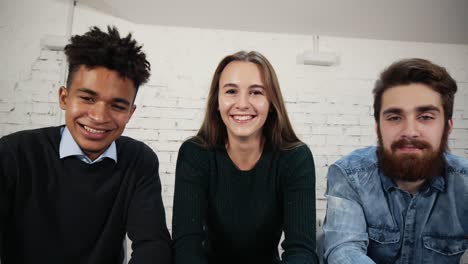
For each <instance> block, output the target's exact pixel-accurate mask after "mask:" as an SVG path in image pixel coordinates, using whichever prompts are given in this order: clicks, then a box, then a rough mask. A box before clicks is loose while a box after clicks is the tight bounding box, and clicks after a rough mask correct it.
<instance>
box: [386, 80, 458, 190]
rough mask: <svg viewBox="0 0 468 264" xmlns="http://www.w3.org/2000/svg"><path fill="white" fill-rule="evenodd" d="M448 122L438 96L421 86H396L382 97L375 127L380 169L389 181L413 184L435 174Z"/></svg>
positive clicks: (427, 87)
mask: <svg viewBox="0 0 468 264" xmlns="http://www.w3.org/2000/svg"><path fill="white" fill-rule="evenodd" d="M451 128H452V121H451V120H448V121H447V125H446V124H445V118H444V109H443V106H442V99H441V96H440V94H439V93H437V92H436V91H434V90H432V89H431V88H430V87H429V86H427V85H425V84H419V83H413V84H409V85H399V86H395V87H392V88H390V89H388V90H386V91H385V92H384V93H383V95H382V107H381V110H380V118H379V124H378V128H377V129H378V130H377V132H378V134H379V144H380V147H381V148H382V150H383V152H382V153H380V156H381V157H380V158H381V166H383V167H384V168H383V169H384V171H386V174H393V175H388V176H390V177H392V178H398V179H401V180H408V181H415V180H420V179H423V178H425V177H431V176H434V175H431V174H434V173H438V172H439V171H437V170H438V169H440V168H438V167H440V160H441V155H442V153H443V152H444V151H445V145H446V141H447V137H448V134H449V133H450V130H451Z"/></svg>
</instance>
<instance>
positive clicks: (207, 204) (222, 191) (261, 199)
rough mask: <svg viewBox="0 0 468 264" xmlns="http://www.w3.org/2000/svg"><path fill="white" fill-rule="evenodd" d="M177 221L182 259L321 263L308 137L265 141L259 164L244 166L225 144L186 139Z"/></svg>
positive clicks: (178, 259)
mask: <svg viewBox="0 0 468 264" xmlns="http://www.w3.org/2000/svg"><path fill="white" fill-rule="evenodd" d="M172 228H173V239H174V252H175V256H174V257H175V263H176V264H189V263H190V264H202V263H210V264H211V263H256V264H263V263H268V264H272V263H288V264H290V263H291V264H292V263H318V262H317V256H316V253H315V246H316V245H315V169H314V162H313V158H312V153H311V152H310V150H309V148H308V147H307V146H306V145H302V146H300V147H297V148H294V149H292V150H288V151H273V150H272V149H271V148H270V147H268V146H265V148H264V150H263V152H262V155H261V157H260V159H259V161H258V162H257V163H256V165H255V166H254V168H252V169H251V170H248V171H243V170H239V169H238V168H237V167H236V166H235V164H234V163H233V162H232V160H231V159H230V158H229V155H228V153H227V151H226V148H225V147H224V146H218V147H216V148H213V149H204V148H202V147H200V146H198V145H196V144H195V143H193V142H192V141H190V140H189V141H187V142H185V143H184V144H183V145H182V146H181V148H180V150H179V156H178V160H177V168H176V182H175V193H174V208H173V226H172ZM282 231H284V234H285V239H284V241H283V243H282V248H283V249H284V253H283V254H282V260H280V258H279V253H278V243H279V241H280V238H281V234H282Z"/></svg>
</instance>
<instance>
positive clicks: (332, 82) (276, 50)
mask: <svg viewBox="0 0 468 264" xmlns="http://www.w3.org/2000/svg"><path fill="white" fill-rule="evenodd" d="M34 3H35V4H34V5H33V6H30V3H28V4H26V3H25V1H19V2H18V1H16V2H12V3H8V4H7V5H8V6H7V7H6V8H5V9H4V8H3V7H2V10H8V11H9V12H10V13H9V14H8V16H7V18H5V17H4V16H3V14H2V16H0V17H1V18H0V22H1V23H2V25H4V27H0V33H2V34H3V35H5V36H6V38H5V37H2V40H1V41H0V44H1V45H0V48H1V49H0V58H1V60H2V64H1V65H0V91H1V93H0V124H1V125H0V136H2V135H6V134H8V133H11V132H14V131H18V130H22V129H27V128H35V127H42V126H50V125H58V124H61V123H62V122H63V121H62V120H63V117H62V113H61V110H60V108H59V107H58V103H57V97H58V88H59V87H60V85H61V80H62V79H63V67H64V59H63V55H62V54H61V53H60V52H53V51H48V50H41V49H40V46H39V41H40V38H41V37H43V36H44V35H46V34H55V35H57V34H58V35H60V34H62V35H64V34H65V32H66V28H65V19H66V18H62V20H60V21H57V18H56V17H60V16H61V15H63V14H64V13H66V12H67V8H68V7H67V6H66V5H65V4H59V3H57V1H52V0H40V1H34ZM2 5H3V4H2ZM34 9H40V10H41V11H42V13H40V14H39V13H38V12H32V10H34ZM2 12H3V11H2ZM24 15H29V17H28V20H27V21H21V22H20V21H18V19H16V18H14V17H22V16H23V17H24ZM44 17H45V18H46V19H45V20H44ZM39 21H45V22H39ZM107 24H115V25H117V26H118V27H119V28H120V30H121V32H123V33H125V32H128V31H131V32H133V33H134V36H135V37H136V38H137V40H138V41H139V42H140V43H143V44H144V50H145V51H146V52H147V54H148V57H149V60H150V62H151V64H152V69H153V72H152V78H151V80H150V82H149V84H147V85H145V86H143V87H141V89H140V91H139V94H138V96H137V99H136V104H137V110H136V112H135V114H134V116H133V118H132V120H131V121H130V123H129V124H128V126H127V130H126V131H125V135H129V136H132V137H134V138H136V139H139V140H142V141H144V142H146V143H147V144H148V145H150V146H151V147H152V148H153V149H154V150H155V151H156V152H157V154H158V156H159V159H160V162H161V165H160V175H161V180H162V183H163V199H164V203H165V206H166V214H167V223H168V225H169V227H170V225H171V216H172V199H173V188H174V170H175V162H176V159H177V151H178V148H179V146H180V144H181V143H182V142H183V141H184V140H185V139H186V138H188V137H190V136H192V135H194V134H195V133H196V131H197V129H198V128H199V126H200V123H201V120H202V118H203V111H204V107H205V103H206V96H207V92H208V88H209V84H210V81H211V77H212V74H213V71H214V69H215V67H216V65H217V63H218V62H219V61H220V60H221V58H222V57H224V56H225V55H227V54H230V53H233V52H235V51H238V50H258V51H260V52H262V53H263V54H264V55H265V56H266V57H267V58H269V60H270V61H271V63H272V64H273V66H274V67H275V69H276V71H277V74H278V76H279V80H280V83H281V88H282V91H283V95H284V97H285V100H286V104H287V109H288V111H289V115H290V118H291V121H292V123H293V126H294V128H295V130H296V132H297V133H298V134H299V136H300V138H301V139H302V140H303V141H305V142H306V143H307V144H308V145H309V146H310V148H311V150H312V152H313V153H314V157H315V162H316V172H317V210H318V212H317V213H318V217H319V218H323V216H324V213H325V212H324V209H325V206H326V204H325V201H324V197H323V194H324V192H325V187H326V172H327V168H328V166H329V165H330V164H332V163H333V162H334V161H336V160H337V159H338V158H340V157H342V156H343V155H346V154H347V153H349V152H350V151H352V150H353V149H356V148H358V147H363V146H367V145H372V144H375V141H376V136H375V131H374V121H373V116H372V95H371V90H372V88H373V82H374V80H375V78H376V77H377V75H378V74H379V72H380V71H381V70H383V68H384V67H386V66H388V65H389V64H390V63H391V62H393V61H395V60H397V59H401V58H406V57H422V58H426V59H429V60H432V61H434V62H436V63H439V64H441V65H443V66H445V67H447V69H448V70H449V71H450V73H451V74H452V76H453V77H454V78H455V79H456V80H457V81H458V84H459V92H458V93H457V96H456V102H455V112H454V130H453V133H452V135H451V139H450V146H451V148H452V151H453V152H454V153H456V154H458V155H461V156H464V157H468V45H447V44H435V43H414V42H395V41H382V40H367V39H349V38H339V37H326V36H322V37H321V43H320V49H321V50H323V51H329V50H331V51H334V52H337V53H338V54H339V55H340V64H339V65H338V66H335V67H320V66H306V65H301V64H298V63H297V62H296V60H297V56H298V55H299V54H300V53H302V52H303V51H304V50H307V49H311V48H312V46H313V36H305V35H288V34H272V33H254V32H238V31H224V30H209V29H191V28H177V27H163V26H148V25H136V24H132V23H130V22H128V21H124V20H121V19H118V18H114V17H111V16H108V15H105V14H102V13H99V12H96V11H93V10H91V9H89V8H87V7H83V6H80V5H78V6H77V7H76V10H75V20H74V23H73V31H72V32H73V34H78V33H83V32H84V31H86V30H87V28H88V27H89V26H91V25H99V26H101V27H102V26H105V25H107ZM18 47H21V48H18Z"/></svg>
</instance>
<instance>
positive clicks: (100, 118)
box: [88, 102, 110, 123]
mask: <svg viewBox="0 0 468 264" xmlns="http://www.w3.org/2000/svg"><path fill="white" fill-rule="evenodd" d="M88 116H89V118H91V119H92V120H93V121H94V122H96V123H106V122H108V121H109V119H110V115H109V109H108V107H107V106H106V104H105V103H103V102H98V103H95V104H93V105H92V106H91V108H90V109H89V111H88Z"/></svg>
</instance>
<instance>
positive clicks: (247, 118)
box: [233, 115, 253, 121]
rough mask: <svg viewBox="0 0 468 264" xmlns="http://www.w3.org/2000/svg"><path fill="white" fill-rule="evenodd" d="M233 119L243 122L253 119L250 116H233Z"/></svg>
mask: <svg viewBox="0 0 468 264" xmlns="http://www.w3.org/2000/svg"><path fill="white" fill-rule="evenodd" d="M233 118H234V119H235V120H239V121H245V120H250V119H252V118H253V117H252V116H250V115H242V116H237V115H235V116H233Z"/></svg>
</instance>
